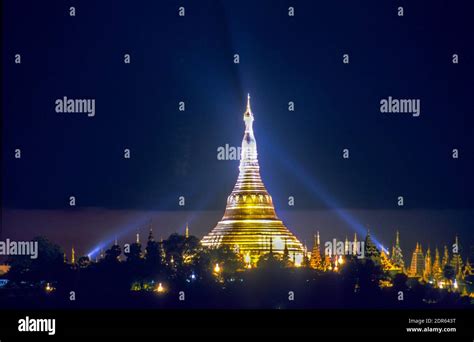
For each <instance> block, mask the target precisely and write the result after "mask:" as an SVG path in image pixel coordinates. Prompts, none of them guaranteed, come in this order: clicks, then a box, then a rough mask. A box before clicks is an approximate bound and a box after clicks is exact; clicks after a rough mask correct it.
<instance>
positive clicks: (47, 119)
mask: <svg viewBox="0 0 474 342" xmlns="http://www.w3.org/2000/svg"><path fill="white" fill-rule="evenodd" d="M469 3H470V1H439V0H436V1H433V0H430V1H416V2H411V1H384V2H382V1H375V0H374V1H358V2H355V1H349V0H347V1H335V2H319V1H309V0H307V1H296V0H292V1H275V0H274V1H230V0H229V1H203V0H199V1H195V0H193V1H184V0H183V1H180V2H176V1H172V0H168V1H124V0H121V1H117V0H116V1H100V2H99V1H68V2H64V1H32V0H30V1H24V0H14V1H13V0H6V1H3V11H2V74H3V77H2V100H3V101H2V120H3V121H2V238H6V237H9V236H21V235H22V234H24V235H27V236H29V237H32V236H34V235H37V234H36V233H43V234H45V235H47V236H54V237H55V238H56V240H57V241H58V242H59V243H61V244H64V245H69V244H71V243H76V245H77V244H78V245H80V246H81V248H82V249H83V250H84V252H85V251H86V250H88V249H90V247H91V246H93V245H94V244H96V243H99V241H100V240H101V239H105V238H111V239H113V235H114V234H117V231H119V230H121V229H123V228H124V227H128V226H129V225H137V226H140V225H143V224H144V223H143V222H146V221H147V220H149V218H150V217H153V218H154V220H155V219H156V220H157V221H158V222H161V221H160V212H162V213H165V212H166V215H169V216H170V217H173V218H170V219H166V218H163V219H162V220H163V221H162V223H161V225H159V224H158V227H157V229H158V230H159V229H162V231H161V234H165V233H169V232H173V231H177V230H180V229H181V230H182V229H184V222H186V221H191V222H194V223H195V226H196V228H195V231H196V232H197V233H199V234H198V235H202V234H204V233H206V232H207V231H209V230H210V229H211V228H213V226H214V224H215V223H216V222H217V220H219V219H220V217H221V216H222V214H223V211H224V209H225V201H226V197H227V195H228V194H229V193H230V191H231V190H232V187H233V185H234V184H235V181H236V178H237V174H238V167H237V166H238V161H221V160H218V159H217V148H218V147H220V146H224V145H225V144H229V145H230V146H239V145H240V143H241V139H242V135H243V130H244V124H243V121H242V113H243V112H244V110H245V102H246V96H247V93H250V94H251V97H252V109H253V112H254V115H255V123H254V130H255V135H256V139H257V145H258V152H259V161H260V166H261V174H262V177H263V181H264V183H265V184H266V186H267V189H268V190H269V192H270V194H271V195H272V196H273V200H274V203H275V206H276V209H277V212H278V213H281V214H280V217H281V218H282V219H284V220H285V222H286V223H287V224H288V226H289V227H290V229H292V230H293V231H294V232H295V233H297V235H299V236H300V237H301V239H302V240H310V239H311V235H312V234H313V232H314V230H315V229H320V230H321V231H323V232H325V234H326V236H327V238H328V239H329V238H332V235H331V234H332V232H335V233H338V234H352V233H351V232H353V231H354V230H356V231H357V230H360V229H361V227H366V226H373V227H371V229H372V230H373V231H374V232H375V234H376V235H377V234H378V235H377V236H380V237H381V238H382V239H385V240H387V241H388V242H390V243H391V241H392V240H393V237H394V234H395V230H396V229H400V231H401V233H402V234H403V233H405V234H406V235H407V236H408V237H407V239H406V242H405V243H406V244H407V245H406V248H407V249H409V250H410V251H411V249H412V248H413V247H414V244H415V239H418V240H420V241H422V242H424V243H431V245H434V244H440V243H444V242H449V241H447V239H450V240H452V239H453V238H454V234H455V233H459V234H460V237H461V242H463V241H464V244H465V245H471V244H473V243H474V233H473V230H472V229H473V228H474V227H473V219H474V197H473V193H474V179H473V176H472V175H473V174H474V142H473V133H474V118H473V115H472V114H473V109H472V108H473V104H472V101H473V94H474V81H473V80H474V78H473V76H474V45H473V42H474V21H473V20H472V5H470V4H469ZM70 6H75V7H76V16H75V17H70V16H69V7H70ZM180 6H184V7H185V11H186V12H185V13H186V14H185V16H184V17H179V16H178V8H179V7H180ZM289 6H293V7H294V8H295V16H294V17H289V16H288V7H289ZM398 6H403V7H404V16H403V17H399V16H398V15H397V7H398ZM127 53H128V54H130V55H131V63H130V64H125V63H124V62H123V56H124V54H127ZM15 54H21V64H15V63H14V61H15V58H14V56H15ZM234 54H239V57H240V63H239V64H235V63H234ZM343 54H349V60H350V63H349V64H344V63H343ZM453 54H458V55H459V63H458V64H453V63H452V55H453ZM64 96H67V97H69V98H93V99H95V100H96V114H95V116H94V117H87V115H86V114H72V113H62V114H61V113H56V112H55V100H56V99H58V98H62V97H64ZM389 96H392V97H394V98H403V99H405V98H407V99H420V101H421V115H420V116H419V117H412V116H411V115H410V114H382V113H381V112H380V108H379V107H380V100H381V99H383V98H387V97H389ZM180 101H184V102H185V106H186V110H185V111H184V112H183V111H179V110H178V103H179V102H180ZM289 101H293V102H294V103H295V111H294V112H290V111H288V102H289ZM17 148H20V149H21V153H22V157H21V159H15V158H14V150H15V149H17ZM125 148H129V149H130V150H131V158H130V159H128V160H127V159H124V158H123V150H124V149H125ZM344 148H348V149H349V150H350V158H349V159H343V158H342V150H343V149H344ZM453 148H457V149H459V158H458V159H453V158H452V149H453ZM71 195H74V196H76V198H77V205H76V207H74V208H71V207H70V206H69V196H71ZM179 196H185V199H186V205H185V206H184V207H180V206H179V205H178V197H179ZM289 196H294V198H295V205H294V206H293V207H290V206H288V197H289ZM398 196H404V200H405V205H404V207H402V208H401V207H398V206H397V197H398ZM203 212H208V213H210V212H212V213H214V214H212V215H211V216H209V217H207V216H206V217H207V218H206V219H203V218H202V217H200V215H201V214H202V213H203ZM38 213H42V215H46V216H45V217H46V219H45V218H44V217H43V218H42V219H41V221H39V218H38V215H39V214H38ZM44 213H46V214H44ZM126 213H134V214H130V215H131V216H127V215H129V214H126ZM81 215H83V216H81ZM206 215H208V214H206ZM81 217H82V219H81ZM104 217H107V218H109V219H104ZM118 217H121V218H124V220H123V221H121V220H120V219H118ZM125 217H126V219H125ZM130 217H134V219H133V220H132V219H130ZM142 217H143V218H142ZM167 217H168V216H167ZM331 217H334V219H333V220H331ZM341 217H342V218H343V219H342V220H341ZM48 218H49V220H48ZM86 218H90V219H91V220H92V221H93V222H96V223H95V224H91V223H90V222H89V221H88V219H86ZM81 220H82V221H81ZM39 222H41V224H39ZM80 222H83V224H82V225H81V224H80ZM49 223H50V224H49ZM69 223H70V225H69ZM374 225H375V226H374ZM333 226H334V227H333ZM68 227H69V228H68ZM344 229H345V230H346V231H345V232H344ZM364 229H365V228H364ZM30 234H31V235H32V236H30ZM159 234H160V233H158V235H159ZM65 236H67V237H65ZM338 237H340V238H341V237H342V238H343V237H344V236H338ZM388 239H390V240H388ZM308 244H309V245H311V244H312V242H311V241H308Z"/></svg>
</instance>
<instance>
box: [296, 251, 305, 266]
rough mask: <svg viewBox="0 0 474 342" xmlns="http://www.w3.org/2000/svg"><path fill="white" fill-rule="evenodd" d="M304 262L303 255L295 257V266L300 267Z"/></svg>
mask: <svg viewBox="0 0 474 342" xmlns="http://www.w3.org/2000/svg"><path fill="white" fill-rule="evenodd" d="M302 262H303V254H296V255H295V266H296V267H300V266H301V263H302Z"/></svg>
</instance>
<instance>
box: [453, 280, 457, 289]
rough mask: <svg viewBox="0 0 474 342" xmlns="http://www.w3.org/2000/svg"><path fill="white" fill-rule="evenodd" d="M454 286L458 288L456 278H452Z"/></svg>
mask: <svg viewBox="0 0 474 342" xmlns="http://www.w3.org/2000/svg"><path fill="white" fill-rule="evenodd" d="M454 288H455V289H457V288H458V282H457V280H456V279H454Z"/></svg>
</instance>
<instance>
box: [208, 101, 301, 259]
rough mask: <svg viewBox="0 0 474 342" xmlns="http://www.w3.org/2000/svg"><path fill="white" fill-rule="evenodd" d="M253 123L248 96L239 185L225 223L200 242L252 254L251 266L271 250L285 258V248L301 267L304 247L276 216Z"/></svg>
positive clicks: (231, 199) (230, 197) (213, 246)
mask: <svg viewBox="0 0 474 342" xmlns="http://www.w3.org/2000/svg"><path fill="white" fill-rule="evenodd" d="M253 121H254V116H253V113H252V110H251V108H250V96H248V98H247V109H246V111H245V113H244V122H245V133H244V138H243V140H242V149H241V156H240V157H241V158H240V165H239V176H238V178H237V183H236V184H235V186H234V189H233V190H232V193H231V194H230V195H229V196H228V197H227V206H226V209H225V213H224V216H223V217H222V220H221V221H219V222H218V223H217V226H216V227H215V228H214V229H213V230H212V231H211V232H210V233H209V234H207V235H206V236H204V238H203V239H202V241H201V242H202V244H203V245H204V246H206V247H210V248H215V247H218V246H221V245H225V246H229V247H230V248H232V249H234V250H236V251H238V253H240V254H242V255H246V256H247V258H248V256H249V255H250V258H251V261H252V264H255V263H256V262H257V260H258V258H259V257H260V256H261V255H263V254H266V253H269V252H270V251H272V252H273V253H279V254H282V255H283V253H284V252H285V246H286V249H287V250H288V254H289V255H290V256H292V257H293V258H292V259H293V260H292V261H293V263H294V264H295V265H299V264H301V262H302V259H303V253H304V249H303V245H302V244H301V242H299V241H298V239H297V238H296V237H295V236H294V235H293V234H292V233H291V232H290V231H289V230H288V228H287V227H286V226H285V225H284V224H283V222H282V221H281V220H280V219H279V218H278V217H277V215H276V213H275V208H274V207H273V201H272V197H271V196H270V194H269V193H268V191H267V189H265V185H264V184H263V182H262V179H261V177H260V166H259V164H258V159H257V143H256V141H255V136H254V133H253Z"/></svg>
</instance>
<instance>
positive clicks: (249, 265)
mask: <svg viewBox="0 0 474 342" xmlns="http://www.w3.org/2000/svg"><path fill="white" fill-rule="evenodd" d="M244 261H245V265H246V267H247V268H252V258H251V257H250V253H249V252H247V253H246V254H245V256H244Z"/></svg>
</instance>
